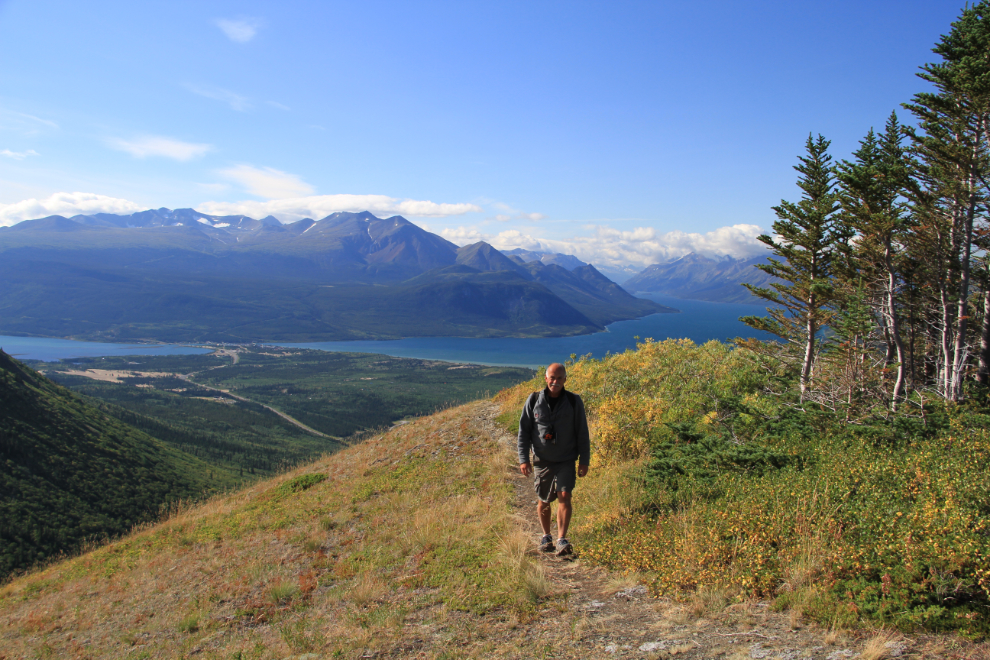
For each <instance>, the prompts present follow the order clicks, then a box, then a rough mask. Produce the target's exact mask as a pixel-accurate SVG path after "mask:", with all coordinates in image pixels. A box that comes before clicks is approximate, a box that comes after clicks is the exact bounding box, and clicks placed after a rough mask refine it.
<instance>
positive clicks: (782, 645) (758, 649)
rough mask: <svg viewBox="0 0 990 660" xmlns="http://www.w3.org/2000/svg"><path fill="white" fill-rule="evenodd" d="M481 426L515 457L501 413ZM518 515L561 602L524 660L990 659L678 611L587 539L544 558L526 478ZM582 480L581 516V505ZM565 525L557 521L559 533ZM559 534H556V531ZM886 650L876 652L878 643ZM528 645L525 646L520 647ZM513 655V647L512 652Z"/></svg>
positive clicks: (524, 629) (735, 613)
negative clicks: (584, 544)
mask: <svg viewBox="0 0 990 660" xmlns="http://www.w3.org/2000/svg"><path fill="white" fill-rule="evenodd" d="M477 410H478V417H477V418H475V420H474V421H475V423H477V424H479V425H480V426H481V427H483V428H484V430H485V431H486V432H488V433H490V434H492V436H493V437H495V438H498V439H499V440H500V441H501V442H504V443H505V444H506V445H508V446H509V447H511V448H512V450H513V453H514V452H515V438H514V437H511V436H509V435H508V434H507V433H505V431H504V430H502V429H501V427H499V426H498V424H497V423H496V422H495V419H494V418H495V416H496V415H497V414H498V408H497V406H495V405H493V404H484V405H481V406H479V408H478V409H477ZM514 485H515V487H516V508H517V510H518V514H519V516H520V520H521V521H522V522H521V524H522V525H524V527H525V531H526V533H527V534H528V535H529V536H530V537H531V538H532V540H533V544H534V548H533V555H534V556H538V557H539V561H540V562H541V564H542V566H543V568H544V570H545V572H546V574H547V577H548V578H549V580H550V583H551V585H552V592H553V593H554V594H562V595H563V597H562V598H551V599H549V601H548V602H549V605H548V606H547V607H545V608H543V610H542V611H541V612H540V613H539V615H538V616H537V617H536V618H535V619H534V620H533V621H530V622H527V623H526V624H524V625H522V626H520V628H519V629H518V630H517V631H515V632H517V633H519V634H521V635H522V636H523V637H524V638H525V639H524V640H517V642H516V644H517V648H525V649H529V650H530V651H531V652H530V653H528V654H524V655H521V656H517V657H544V656H545V657H552V658H668V657H677V658H684V659H686V660H687V659H702V658H731V659H739V660H742V659H744V658H766V659H767V660H770V659H773V658H779V659H788V660H789V659H797V658H814V659H821V660H826V659H827V660H840V659H845V658H867V657H871V658H875V659H879V658H895V657H903V658H973V659H977V658H990V655H988V653H987V649H988V647H987V646H985V645H980V646H974V645H972V644H967V643H960V642H958V641H955V640H952V639H948V638H935V637H905V636H902V635H898V634H894V635H891V636H889V637H887V638H885V639H884V640H877V641H874V642H873V645H875V646H878V647H879V648H877V654H875V655H870V654H869V653H864V651H865V650H867V649H866V646H867V644H869V643H870V640H871V638H873V637H875V636H876V635H874V634H866V633H862V634H856V633H842V632H839V633H836V632H832V633H830V632H829V631H826V630H822V629H820V628H818V627H816V626H811V625H807V624H804V623H803V622H801V621H799V620H797V619H795V620H794V621H793V622H792V620H791V616H790V615H789V614H788V613H779V612H773V611H771V608H770V604H769V603H766V602H746V603H739V604H733V605H728V606H724V605H722V606H718V605H714V604H712V603H708V604H707V605H706V604H704V603H702V602H701V600H700V599H699V601H698V602H697V603H689V604H679V603H673V602H670V601H666V600H661V599H656V598H652V597H650V596H649V594H648V593H647V590H646V588H645V587H643V586H642V585H636V584H635V583H633V582H631V581H629V580H628V579H625V580H624V579H623V578H622V577H621V576H614V575H611V574H609V573H608V572H607V571H604V570H602V569H600V568H595V567H590V566H586V565H583V564H582V562H581V559H580V550H581V548H580V537H577V538H574V537H573V536H572V539H571V540H572V541H574V542H575V550H576V553H577V554H576V556H575V557H574V558H573V559H566V560H565V559H558V558H556V557H555V556H553V555H551V554H544V553H540V552H538V551H537V550H536V547H535V544H536V541H537V539H538V538H539V536H540V535H541V530H540V528H539V525H538V523H537V521H536V496H535V493H534V492H533V486H532V482H531V480H530V478H529V477H523V476H522V475H518V476H517V477H516V478H515V479H514ZM582 487H583V488H587V487H589V483H588V482H586V481H584V480H579V483H578V487H577V488H576V489H575V495H574V505H575V510H579V508H580V506H581V488H582ZM555 524H556V522H554V525H555ZM554 529H556V527H554ZM878 641H879V642H880V643H877V642H878ZM520 642H521V643H520ZM503 648H504V647H503Z"/></svg>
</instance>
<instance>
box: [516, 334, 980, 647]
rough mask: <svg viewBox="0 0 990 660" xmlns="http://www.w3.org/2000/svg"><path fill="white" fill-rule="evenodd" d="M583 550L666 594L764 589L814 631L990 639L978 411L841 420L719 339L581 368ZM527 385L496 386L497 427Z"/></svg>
mask: <svg viewBox="0 0 990 660" xmlns="http://www.w3.org/2000/svg"><path fill="white" fill-rule="evenodd" d="M568 377H569V379H568V383H567V386H568V388H570V389H572V390H574V391H576V392H579V393H581V394H582V395H583V396H584V398H585V401H586V402H587V404H588V410H589V411H590V415H591V418H592V419H591V421H592V427H593V437H594V438H595V445H594V446H593V463H592V472H593V473H595V474H596V481H597V483H596V487H595V488H587V489H583V490H585V491H586V492H587V493H588V494H589V496H590V497H591V498H592V499H593V502H592V503H591V505H590V509H591V510H590V511H586V512H585V513H586V515H583V516H582V517H580V518H579V519H578V520H577V534H580V535H581V538H582V542H583V545H584V548H585V554H584V556H585V558H588V559H591V560H592V561H595V562H597V563H600V564H603V565H605V566H608V567H611V568H613V569H616V570H621V571H634V572H637V573H639V574H641V575H643V576H644V579H646V580H647V581H648V583H649V584H650V586H651V589H652V590H653V592H654V593H656V594H660V595H668V596H671V597H675V598H692V597H697V596H699V595H700V596H705V597H708V596H711V597H717V598H726V597H728V598H748V597H758V598H771V599H774V603H775V606H776V607H778V608H781V609H790V610H791V611H792V612H793V613H794V616H795V617H797V619H798V620H799V619H800V618H801V616H802V614H805V615H808V616H811V617H812V618H814V619H816V620H818V621H820V622H822V623H824V624H827V625H840V626H848V625H857V624H858V623H860V622H872V623H881V624H884V625H888V626H896V627H898V628H901V629H903V630H920V629H928V630H958V631H960V632H962V633H964V634H967V635H970V636H975V637H979V636H984V635H987V634H988V633H990V472H988V471H987V469H986V466H987V464H988V462H990V415H988V414H987V411H986V410H984V409H979V408H975V407H974V408H960V407H954V408H945V407H942V408H938V407H929V408H928V409H926V411H925V414H924V416H922V415H921V414H920V412H917V411H916V412H915V416H913V417H912V416H909V415H903V416H900V417H892V418H890V419H887V420H873V421H860V422H859V423H856V424H851V423H847V422H846V421H845V419H843V418H841V417H838V416H836V415H835V414H833V413H829V412H823V411H821V410H818V409H808V408H805V409H802V408H801V407H800V406H798V405H796V403H795V402H794V401H791V400H790V399H789V398H788V397H787V396H786V395H780V394H774V393H773V392H774V391H775V390H778V389H780V383H781V382H783V381H786V379H787V375H786V374H785V372H784V370H783V368H782V367H781V366H780V365H778V364H776V363H774V362H773V361H772V360H769V359H768V358H766V357H761V356H760V355H758V354H756V353H754V352H752V351H749V350H747V349H745V348H732V347H730V346H728V345H725V344H720V343H718V342H709V343H707V344H705V345H703V346H695V345H694V344H692V343H691V342H690V341H687V340H683V341H673V340H668V341H665V342H661V343H655V342H652V341H647V342H646V343H645V344H642V345H641V346H640V347H639V350H637V351H627V352H625V353H622V354H619V355H614V356H610V357H606V358H604V359H602V360H582V361H579V362H577V363H576V364H573V365H571V366H570V367H569V373H568ZM538 386H539V381H538V380H537V381H533V382H531V383H526V384H522V385H520V386H518V387H516V388H514V389H513V390H509V391H506V392H504V393H502V394H501V395H500V397H499V398H500V401H501V402H502V404H503V406H504V409H505V411H506V412H505V415H506V417H505V418H506V419H507V420H508V419H511V418H512V417H513V416H515V415H517V414H518V412H517V411H518V410H519V407H520V406H521V405H522V401H523V400H524V398H525V396H526V394H527V393H528V392H529V391H531V390H532V389H535V388H536V387H538Z"/></svg>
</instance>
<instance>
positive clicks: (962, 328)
mask: <svg viewBox="0 0 990 660" xmlns="http://www.w3.org/2000/svg"><path fill="white" fill-rule="evenodd" d="M968 183H969V190H970V191H973V190H974V189H975V186H976V181H975V175H971V176H970V178H969V182H968ZM968 202H969V204H968V208H967V209H966V215H965V216H964V221H963V227H962V237H961V238H962V245H961V246H960V247H961V248H962V256H961V257H960V260H959V300H958V301H956V308H957V309H956V341H955V346H954V347H953V362H952V395H953V396H952V400H953V401H960V400H962V396H963V391H962V380H963V374H964V373H965V370H966V360H967V358H968V357H969V351H968V350H966V330H967V325H968V323H969V310H968V309H967V307H968V305H969V270H970V268H969V266H970V264H969V259H970V256H971V255H972V253H973V219H974V218H975V217H976V195H975V194H974V193H972V192H971V193H970V197H969V200H968Z"/></svg>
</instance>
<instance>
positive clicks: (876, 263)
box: [838, 113, 910, 409]
mask: <svg viewBox="0 0 990 660" xmlns="http://www.w3.org/2000/svg"><path fill="white" fill-rule="evenodd" d="M901 140H902V131H901V127H900V124H899V122H898V121H897V115H896V113H891V115H890V118H889V119H888V120H887V124H886V126H885V128H884V133H883V135H882V136H881V137H880V138H879V139H878V138H877V137H876V135H875V134H874V132H873V129H870V131H869V133H868V134H867V136H866V138H864V139H863V141H862V142H860V148H859V149H858V150H856V151H855V152H854V153H853V156H854V160H853V161H852V162H849V161H843V162H842V163H840V164H839V167H838V178H839V181H840V183H841V190H840V194H839V197H840V201H841V204H842V208H843V221H844V222H845V224H846V225H847V226H848V227H849V228H850V229H851V230H853V231H855V232H856V234H857V238H856V242H855V250H854V252H855V256H854V263H855V265H856V270H858V271H859V275H860V277H866V278H868V279H869V280H870V284H871V287H872V288H873V289H875V290H876V291H877V292H878V296H877V297H878V298H879V304H878V305H877V307H878V310H877V311H878V317H879V319H880V321H881V323H880V326H881V330H882V334H883V338H884V342H885V344H886V346H887V351H886V359H885V365H886V366H890V365H891V364H896V377H895V379H894V385H893V388H892V396H891V407H892V408H895V409H896V407H897V401H898V400H899V399H900V398H901V397H902V396H903V395H904V390H905V386H906V367H907V365H906V362H907V355H906V351H905V347H904V341H903V338H902V335H901V319H900V310H899V305H898V300H897V296H898V290H899V288H900V284H901V276H900V273H899V272H898V267H897V262H898V261H899V259H900V254H901V252H902V247H901V243H902V240H903V235H904V233H905V231H906V230H907V229H908V227H909V223H910V218H909V215H908V212H907V211H908V209H907V205H906V199H905V198H904V194H905V191H906V186H907V184H908V168H907V166H906V164H905V160H904V150H903V149H902V148H901Z"/></svg>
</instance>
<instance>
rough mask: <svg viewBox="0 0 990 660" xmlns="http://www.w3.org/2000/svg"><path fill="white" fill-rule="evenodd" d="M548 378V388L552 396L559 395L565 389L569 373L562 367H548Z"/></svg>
mask: <svg viewBox="0 0 990 660" xmlns="http://www.w3.org/2000/svg"><path fill="white" fill-rule="evenodd" d="M545 378H546V380H547V389H549V390H550V396H552V397H558V396H560V393H561V392H563V391H564V383H565V382H566V381H567V374H566V373H565V372H564V370H563V369H562V368H559V367H558V368H556V369H547V373H546V376H545Z"/></svg>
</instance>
